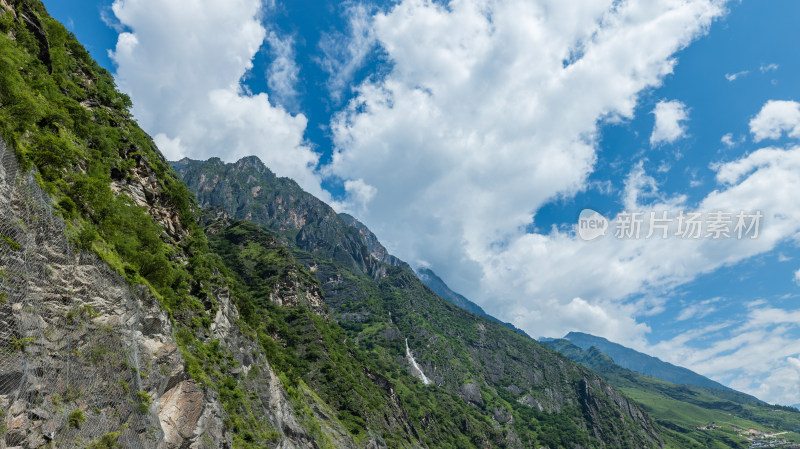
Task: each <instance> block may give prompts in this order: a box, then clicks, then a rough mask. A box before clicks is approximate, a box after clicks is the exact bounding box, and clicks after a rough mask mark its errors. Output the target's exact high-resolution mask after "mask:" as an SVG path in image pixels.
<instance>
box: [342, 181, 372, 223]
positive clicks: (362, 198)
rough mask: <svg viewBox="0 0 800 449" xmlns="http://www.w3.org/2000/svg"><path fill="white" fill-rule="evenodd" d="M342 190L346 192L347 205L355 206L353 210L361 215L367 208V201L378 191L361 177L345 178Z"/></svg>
mask: <svg viewBox="0 0 800 449" xmlns="http://www.w3.org/2000/svg"><path fill="white" fill-rule="evenodd" d="M344 190H345V192H346V193H347V197H348V198H347V205H348V206H350V207H352V206H355V209H354V210H353V212H354V213H355V214H356V215H361V214H363V213H364V211H366V210H367V206H368V205H369V202H370V201H372V198H374V197H375V195H376V194H377V193H378V189H376V188H375V187H373V186H371V185H369V184H367V183H365V182H364V180H363V179H355V180H347V181H345V183H344Z"/></svg>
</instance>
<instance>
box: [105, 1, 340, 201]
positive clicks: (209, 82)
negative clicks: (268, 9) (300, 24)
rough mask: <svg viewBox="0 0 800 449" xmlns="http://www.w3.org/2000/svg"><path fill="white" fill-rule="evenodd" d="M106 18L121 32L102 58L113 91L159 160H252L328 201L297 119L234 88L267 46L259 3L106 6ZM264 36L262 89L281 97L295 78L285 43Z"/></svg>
mask: <svg viewBox="0 0 800 449" xmlns="http://www.w3.org/2000/svg"><path fill="white" fill-rule="evenodd" d="M112 11H113V14H114V16H115V17H116V19H117V21H118V22H119V25H120V27H122V28H119V29H121V30H122V29H124V30H127V31H124V32H122V33H121V34H120V35H119V38H118V41H117V45H116V49H115V50H114V51H113V52H112V54H111V56H112V58H113V61H114V63H115V64H116V66H117V73H116V75H117V82H118V84H119V85H120V87H121V89H122V90H124V91H125V92H127V93H129V94H130V95H131V97H132V98H133V100H134V108H133V113H134V115H135V116H136V118H137V120H138V121H139V123H140V124H141V125H142V127H143V128H144V129H145V130H146V131H148V132H149V133H150V134H152V135H153V136H154V138H155V140H156V142H157V144H159V146H160V148H161V150H162V152H164V154H165V156H166V157H167V158H168V159H171V160H175V159H179V158H182V157H184V156H188V157H192V158H196V159H206V158H209V157H211V156H218V157H220V158H222V159H223V160H227V161H232V160H236V159H239V158H241V157H243V156H248V155H253V154H254V155H256V156H258V157H260V158H261V159H262V160H263V161H264V162H265V163H266V164H267V165H268V166H270V167H271V168H272V169H273V170H274V171H275V172H276V173H278V174H279V175H281V176H290V177H292V178H294V179H295V180H297V182H299V183H300V185H302V186H303V187H304V188H305V189H307V190H309V191H311V192H312V193H314V194H316V195H318V196H320V197H322V198H323V199H329V195H327V194H326V193H325V192H324V191H323V190H322V189H321V188H320V182H319V176H318V175H317V174H316V173H315V168H316V165H317V161H318V155H317V154H316V153H315V152H314V151H312V150H311V148H310V147H309V146H308V145H307V144H306V143H305V142H304V140H303V132H304V130H305V127H306V122H307V121H306V118H305V117H304V116H303V115H302V114H297V115H292V114H290V113H288V112H287V111H286V110H285V109H284V108H283V107H282V106H280V104H273V103H271V102H270V98H268V97H267V95H266V94H259V95H251V94H249V93H247V92H245V91H244V89H243V88H242V86H241V83H240V80H241V79H242V77H243V76H244V75H245V74H246V73H247V72H248V71H249V70H250V69H251V68H252V66H253V64H252V59H253V57H254V55H255V54H256V53H257V52H258V51H259V48H261V46H262V44H263V43H264V42H265V39H267V37H268V34H267V31H266V29H265V28H264V26H263V24H262V23H261V16H262V12H263V11H262V2H261V1H259V0H231V1H226V2H218V1H212V0H197V1H195V0H193V1H187V0H170V1H166V0H115V1H114V4H113V5H112ZM269 37H270V39H271V40H270V42H271V44H273V45H272V46H271V48H272V49H273V51H275V49H277V51H276V54H277V57H276V58H275V61H276V62H275V63H273V65H272V66H271V69H270V70H271V74H270V81H271V82H272V85H273V87H274V88H275V89H274V91H276V92H281V93H286V92H288V91H289V90H290V84H291V82H292V77H293V76H295V75H294V70H295V69H293V68H292V64H291V62H290V61H288V57H289V54H290V52H289V51H288V50H287V47H286V41H282V42H281V41H280V40H279V39H278V37H277V36H275V35H270V36H269ZM282 45H283V46H282ZM276 64H277V65H276ZM280 95H281V94H280V93H279V94H278V95H276V96H280Z"/></svg>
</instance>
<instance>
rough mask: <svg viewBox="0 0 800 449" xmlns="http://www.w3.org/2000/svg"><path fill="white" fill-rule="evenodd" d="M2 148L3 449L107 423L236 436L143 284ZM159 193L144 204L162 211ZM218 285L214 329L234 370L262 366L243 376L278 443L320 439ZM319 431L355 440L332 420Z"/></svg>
mask: <svg viewBox="0 0 800 449" xmlns="http://www.w3.org/2000/svg"><path fill="white" fill-rule="evenodd" d="M0 158H1V160H2V164H0V449H6V448H38V447H41V446H43V445H45V444H47V443H49V442H54V444H55V447H59V448H73V447H74V448H83V447H86V445H87V444H90V443H91V442H93V441H98V440H100V439H101V438H103V436H104V435H107V434H113V435H114V438H115V439H116V441H118V443H119V444H121V445H123V447H130V448H142V449H150V448H164V449H178V448H192V449H200V448H230V447H232V435H231V431H230V429H229V428H228V427H226V425H225V423H224V421H225V419H226V416H227V413H225V411H224V410H223V408H222V406H221V404H220V403H219V401H218V400H217V395H216V393H215V392H214V391H213V390H205V389H204V388H202V387H201V386H200V385H198V383H197V382H196V381H195V380H194V379H193V378H192V377H191V376H190V375H189V373H187V372H186V371H185V369H184V366H185V361H184V359H183V356H182V355H181V352H180V350H179V347H178V344H177V343H176V341H175V339H174V338H173V331H174V329H173V326H172V324H171V322H170V320H169V317H168V316H167V314H166V313H164V311H163V310H162V309H161V307H160V306H159V304H158V301H157V300H156V299H155V298H154V297H153V296H152V294H151V293H150V291H149V289H147V288H145V287H143V286H137V287H134V286H131V285H130V284H129V283H128V281H127V280H126V279H124V278H123V277H122V276H120V275H118V274H116V273H115V272H113V271H112V270H111V269H110V268H108V267H107V266H106V264H105V263H104V262H103V261H102V260H100V259H99V258H98V257H97V256H95V255H92V254H88V253H85V252H78V251H76V250H75V249H74V248H73V246H72V244H71V243H70V242H69V239H68V238H67V237H66V229H65V226H64V223H63V222H62V220H61V219H60V218H59V217H57V216H55V215H54V213H53V210H52V206H51V201H50V198H49V197H48V196H47V195H46V194H45V193H44V192H43V191H42V190H41V189H40V188H39V187H38V185H37V184H36V181H35V179H34V176H33V174H32V173H27V174H26V173H21V172H19V166H18V164H17V162H16V156H15V155H14V153H13V152H12V151H11V150H10V149H8V148H7V147H6V145H5V143H4V142H3V141H2V140H1V139H0ZM133 190H135V189H133ZM128 191H130V190H128ZM155 198H156V196H151V197H150V199H149V200H147V199H146V197H145V201H147V202H146V204H144V205H145V206H147V207H148V210H149V211H151V213H152V214H153V215H154V216H155V217H165V216H169V214H166V213H164V211H163V210H161V208H160V207H159V205H158V203H157V201H156V200H155ZM134 201H136V200H135V199H134ZM165 229H169V230H170V231H168V232H170V237H169V238H179V237H180V233H175V234H172V233H171V231H172V230H180V229H182V227H181V226H180V225H178V226H175V227H172V228H169V227H168V226H165ZM215 296H216V298H217V299H218V301H219V306H218V310H217V314H216V319H215V320H214V322H213V323H212V327H211V328H212V331H213V332H214V337H215V338H217V339H219V340H221V341H223V342H225V344H226V345H228V346H229V347H230V348H233V351H234V357H235V360H236V365H237V366H239V367H240V368H239V371H240V372H243V373H247V372H249V371H251V370H253V369H254V368H255V367H258V369H259V371H260V372H261V373H262V375H260V376H258V377H256V378H254V379H246V380H244V382H246V383H247V384H248V385H249V387H248V390H250V391H253V392H254V395H255V398H254V399H252V400H253V401H255V402H256V403H258V404H260V406H261V407H262V411H263V412H262V414H263V416H264V419H266V420H268V422H269V423H270V425H271V426H272V428H274V429H276V431H277V432H278V435H277V440H276V441H275V443H276V444H278V443H279V444H281V447H285V448H313V447H316V445H315V443H314V441H315V438H313V437H311V436H310V435H309V433H308V431H307V430H306V429H305V428H304V427H303V425H302V424H301V420H299V419H298V418H297V417H296V415H295V411H294V408H293V406H292V404H291V401H290V400H289V398H288V396H287V394H286V391H285V390H284V389H283V386H282V385H281V382H280V380H279V379H278V376H277V375H276V374H275V373H274V371H273V370H272V368H271V367H270V365H269V363H268V362H267V360H266V356H265V355H264V354H263V352H262V351H261V349H260V346H259V345H258V344H257V343H256V342H254V341H252V340H249V339H248V338H245V337H244V336H243V335H242V334H241V332H240V331H239V329H238V327H237V325H236V324H235V323H236V322H237V319H238V312H237V311H236V307H235V306H234V305H233V304H232V303H231V302H230V297H229V295H228V294H227V291H226V290H225V289H223V290H221V291H218V292H216V295H215ZM319 413H320V416H323V414H322V412H319ZM78 416H80V418H78ZM323 434H326V435H330V436H329V439H330V440H334V441H337V442H338V447H356V445H355V444H354V443H353V441H352V439H350V438H349V436H348V435H347V433H346V432H345V431H344V430H343V429H341V428H340V427H339V426H338V425H337V424H335V423H331V424H330V425H329V426H328V427H327V428H326V429H323Z"/></svg>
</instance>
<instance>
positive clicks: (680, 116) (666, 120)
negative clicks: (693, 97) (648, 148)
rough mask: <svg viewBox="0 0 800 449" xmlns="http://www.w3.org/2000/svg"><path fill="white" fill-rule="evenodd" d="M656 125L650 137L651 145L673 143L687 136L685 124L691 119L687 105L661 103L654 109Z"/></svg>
mask: <svg viewBox="0 0 800 449" xmlns="http://www.w3.org/2000/svg"><path fill="white" fill-rule="evenodd" d="M653 115H655V116H656V123H655V126H654V127H653V134H651V135H650V145H658V144H662V143H672V142H675V141H676V140H678V139H680V138H681V137H683V136H685V135H686V125H685V124H684V123H683V122H685V121H686V120H688V118H689V112H688V111H687V109H686V105H685V104H683V103H681V102H680V101H678V100H671V101H663V100H662V101H659V102H658V103H657V104H656V107H655V109H653Z"/></svg>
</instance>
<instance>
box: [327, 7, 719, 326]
mask: <svg viewBox="0 0 800 449" xmlns="http://www.w3.org/2000/svg"><path fill="white" fill-rule="evenodd" d="M723 4H724V2H722V1H713V0H711V1H709V0H692V1H684V2H674V1H652V2H622V3H620V2H613V1H594V0H586V1H578V2H550V1H544V0H540V1H528V0H500V1H491V2H485V1H481V0H463V1H453V2H450V3H448V4H447V5H443V4H441V3H440V2H432V1H426V0H405V1H402V2H399V3H397V4H396V5H395V6H393V7H392V9H391V10H389V11H387V12H385V13H380V14H377V15H376V16H375V17H374V21H373V23H374V25H373V26H374V32H375V36H376V39H377V41H378V43H379V45H380V46H381V48H382V50H383V51H384V52H385V53H386V55H387V57H388V58H389V59H390V61H391V69H390V70H389V71H388V73H386V74H385V76H383V77H380V78H372V79H369V80H367V81H365V82H363V83H362V84H360V85H359V86H358V87H357V88H356V97H355V98H354V99H353V100H352V102H350V103H349V105H348V106H347V108H346V109H345V110H344V111H343V112H342V113H341V114H340V115H338V117H337V119H336V120H335V121H334V122H333V123H332V131H333V136H334V143H335V146H336V152H335V154H334V156H333V162H332V164H331V165H330V166H329V167H327V170H328V172H327V173H329V174H332V175H337V176H341V177H349V178H352V179H363V180H364V182H365V183H367V184H369V185H371V186H373V187H375V188H376V189H377V193H376V194H375V197H374V198H373V199H372V201H371V202H370V203H369V208H368V210H366V211H365V213H364V214H363V215H362V216H361V217H360V218H361V219H362V220H363V221H364V222H365V223H367V224H368V225H369V226H370V228H371V229H373V231H375V232H376V233H377V234H378V235H379V236H380V237H381V239H382V240H384V243H385V244H386V245H387V246H388V247H389V248H390V250H392V251H393V252H394V253H395V254H397V255H399V256H400V257H402V258H403V259H405V260H410V261H414V260H425V261H427V262H429V263H431V265H432V266H434V267H435V269H436V270H437V271H438V272H439V273H440V274H441V275H442V276H443V277H444V278H445V279H447V280H448V283H450V284H452V286H453V287H454V288H456V289H457V290H460V291H463V292H465V293H467V294H470V295H471V296H473V297H475V298H476V299H478V300H481V299H483V300H484V301H485V302H484V304H488V302H489V301H488V299H489V298H491V297H493V295H492V294H489V293H488V292H491V290H492V287H494V286H495V285H496V284H495V282H496V281H497V280H498V279H499V278H500V277H501V276H498V275H497V274H496V273H495V271H506V270H508V271H509V273H516V275H515V276H514V275H512V276H511V278H513V282H512V283H511V284H509V286H515V287H520V289H519V290H515V292H514V293H512V294H511V296H509V298H517V299H520V298H522V297H525V296H527V292H525V291H524V289H523V288H521V287H522V286H524V285H527V282H528V280H529V279H533V278H536V276H532V277H529V275H530V273H528V270H527V269H526V268H525V266H526V265H529V264H530V263H531V260H530V259H525V260H515V259H514V255H513V254H510V253H509V254H506V251H504V248H505V249H507V248H510V247H513V248H517V247H525V248H535V247H536V243H537V242H536V240H537V239H544V240H547V239H549V238H550V237H547V236H536V235H534V236H527V235H524V231H523V229H524V228H525V226H526V225H528V224H530V223H531V221H532V220H533V216H534V213H535V211H537V210H538V209H539V208H540V207H541V206H542V205H543V204H545V203H546V202H548V201H550V200H552V199H554V198H557V197H560V196H570V195H572V194H574V193H576V192H578V191H581V190H582V189H585V188H587V185H586V183H587V177H588V175H589V173H591V172H592V171H593V168H594V164H595V161H596V154H595V150H596V145H597V132H598V128H597V126H598V123H600V122H603V121H604V120H609V119H620V118H622V119H625V118H630V117H631V116H632V115H633V111H634V108H635V106H636V102H637V95H638V94H639V92H641V91H642V90H643V89H645V88H648V87H652V86H657V85H659V84H660V83H661V80H662V78H663V76H665V75H666V74H669V73H671V72H672V69H673V67H674V65H675V63H676V61H675V59H674V57H673V55H674V54H675V52H677V51H678V50H680V49H681V48H683V47H685V46H686V45H688V44H689V43H690V42H691V41H692V40H693V39H694V38H696V37H697V36H699V35H701V34H702V33H704V32H705V31H706V30H707V28H708V26H709V25H710V23H711V22H712V20H713V19H714V18H715V17H718V16H720V15H721V14H722V13H723ZM531 240H533V241H531ZM399 242H402V245H400V244H398V243H399ZM565 251H569V249H565ZM520 255H521V254H520ZM526 256H527V257H536V256H535V255H533V254H527V255H526ZM506 257H507V258H506ZM564 257H567V255H566V253H565V254H564ZM533 262H534V264H536V261H533ZM536 265H537V266H538V264H536ZM551 274H554V273H551ZM562 275H565V276H567V278H569V274H568V273H567V272H565V273H562ZM503 278H504V279H505V277H503ZM561 279H562V280H561V281H560V283H561V284H562V286H563V285H564V284H565V283H564V281H563V279H565V278H563V277H562V278H561ZM590 283H591V282H590ZM512 290H513V289H512ZM505 293H506V292H504V294H505ZM560 293H566V292H564V291H561V292H560ZM570 293H574V292H570ZM576 297H581V298H583V300H584V301H587V304H589V305H591V306H596V305H597V303H596V302H595V299H593V298H590V297H589V296H585V297H584V296H579V295H572V296H565V295H561V294H559V295H557V296H555V295H552V296H547V297H542V301H545V300H549V299H550V298H552V299H553V300H554V301H563V302H561V304H562V305H563V304H572V310H574V311H575V313H578V310H581V309H582V303H581V302H580V301H578V302H574V303H573V299H574V298H576ZM555 298H558V299H555ZM590 301H591V302H590ZM609 307H611V306H610V305H609ZM490 308H491V307H490ZM539 310H543V309H539ZM604 310H607V311H608V312H609V313H608V315H609V316H615V312H616V310H615V309H604ZM497 311H498V310H495V312H497ZM506 312H508V316H507V317H506V318H509V317H511V316H512V315H514V312H513V311H511V310H510V309H506V310H503V313H506ZM524 312H525V311H524V310H521V311H520V316H523V315H524ZM556 313H557V312H556ZM548 315H552V313H548ZM564 319H565V320H566V319H569V318H564ZM523 321H524V319H523V318H520V323H522V322H523ZM546 321H548V320H547V319H543V320H541V321H537V320H536V319H533V320H530V321H525V322H524V324H525V325H526V326H529V327H528V329H530V330H531V331H532V333H533V334H534V335H544V334H545V333H544V332H539V330H538V329H536V328H535V327H534V326H536V325H538V324H539V323H541V322H546ZM554 321H556V320H553V319H550V322H551V323H553V322H554ZM576 322H577V321H576ZM630 326H636V325H635V323H633V322H628V323H627V324H626V326H623V327H625V328H626V329H628V328H630ZM551 329H555V325H554V326H553V327H551ZM563 329H564V326H562V327H560V328H559V330H563ZM548 330H550V329H548Z"/></svg>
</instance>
